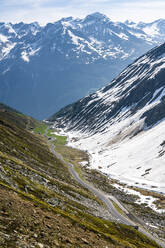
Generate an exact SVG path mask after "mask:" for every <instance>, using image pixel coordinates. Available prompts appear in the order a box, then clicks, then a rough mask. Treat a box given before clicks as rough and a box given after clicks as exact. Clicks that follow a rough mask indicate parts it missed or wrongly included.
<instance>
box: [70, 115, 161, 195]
mask: <svg viewBox="0 0 165 248" xmlns="http://www.w3.org/2000/svg"><path fill="white" fill-rule="evenodd" d="M124 123H125V124H124ZM124 125H125V126H124ZM133 125H134V126H133ZM142 125H143V120H140V121H139V122H137V123H134V124H132V120H131V118H130V119H129V118H127V120H125V122H124V121H122V122H119V123H115V121H114V124H112V125H111V127H110V129H109V130H108V131H106V132H105V133H104V134H103V133H98V134H95V135H93V136H91V137H88V138H87V137H84V138H83V136H82V134H81V133H75V132H73V133H71V132H70V133H69V136H70V138H71V137H73V136H74V137H77V136H78V137H80V140H79V141H77V142H75V143H72V142H71V143H70V144H71V145H72V146H75V147H77V148H79V149H83V150H88V152H89V154H90V157H91V161H90V164H91V168H93V169H99V170H100V171H102V172H103V173H106V174H108V175H109V176H110V177H113V178H116V179H118V180H121V181H123V182H125V183H127V184H130V185H136V186H137V185H138V186H139V187H141V188H146V189H152V190H153V189H154V190H155V191H158V192H163V193H165V167H164V159H165V154H164V155H162V156H160V152H161V149H162V148H161V146H160V144H161V143H162V142H163V141H164V140H165V133H164V129H165V121H163V122H161V123H160V124H158V125H157V126H156V127H153V128H152V129H149V130H147V131H143V132H141V133H139V134H138V135H136V136H135V137H133V138H131V139H130V138H129V137H130V134H131V132H133V130H136V128H137V131H138V130H139V129H142ZM122 129H123V131H122ZM115 133H116V135H115ZM123 138H124V139H123Z"/></svg>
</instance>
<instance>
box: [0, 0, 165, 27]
mask: <svg viewBox="0 0 165 248" xmlns="http://www.w3.org/2000/svg"><path fill="white" fill-rule="evenodd" d="M96 11H97V12H101V13H103V14H106V15H107V16H108V17H109V18H111V19H112V20H114V21H125V20H127V19H130V20H133V21H146V22H150V21H153V20H156V19H160V18H165V0H20V1H19V0H0V21H4V22H14V23H15V22H20V21H24V22H33V21H38V22H39V23H41V24H46V23H47V22H54V21H56V20H58V19H59V18H61V17H66V16H74V17H84V16H86V15H88V14H90V13H93V12H96Z"/></svg>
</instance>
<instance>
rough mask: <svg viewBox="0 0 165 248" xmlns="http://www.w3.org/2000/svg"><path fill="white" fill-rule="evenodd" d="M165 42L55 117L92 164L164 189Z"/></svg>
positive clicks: (137, 182) (148, 186)
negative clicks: (83, 150)
mask: <svg viewBox="0 0 165 248" xmlns="http://www.w3.org/2000/svg"><path fill="white" fill-rule="evenodd" d="M164 78H165V44H163V45H161V46H159V47H157V48H154V49H152V50H151V51H149V52H148V53H146V54H145V55H143V56H142V57H140V58H139V59H137V60H136V61H135V62H134V63H133V64H131V65H130V66H128V67H127V68H126V69H125V70H124V71H123V72H122V73H121V74H119V76H118V77H116V78H115V79H114V80H113V81H112V82H111V83H110V84H108V85H107V86H105V87H104V88H102V89H100V90H98V91H97V92H96V93H93V94H90V95H89V96H87V97H85V98H82V99H81V100H79V101H77V102H76V103H74V104H72V105H69V106H67V107H66V108H63V109H62V110H61V111H59V112H57V113H56V114H55V115H54V116H52V117H51V118H50V121H54V122H55V123H56V124H57V125H58V127H62V128H64V130H65V131H70V133H69V134H70V137H72V136H75V137H76V136H77V138H78V139H80V140H79V141H77V142H76V143H75V144H74V145H75V146H76V147H79V148H81V149H85V150H88V151H89V153H90V154H91V166H92V167H93V168H97V169H98V168H99V169H100V170H101V171H102V172H104V173H107V174H108V175H110V176H114V177H115V178H118V179H120V180H123V181H124V182H127V183H132V184H134V185H139V186H140V187H146V188H150V189H154V190H156V191H159V192H164V193H165V184H164V182H165V170H164V156H165V150H164V143H165V135H164V126H165V122H164V119H165V97H164V96H165V81H164Z"/></svg>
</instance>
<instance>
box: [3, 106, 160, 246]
mask: <svg viewBox="0 0 165 248" xmlns="http://www.w3.org/2000/svg"><path fill="white" fill-rule="evenodd" d="M45 128H46V127H45V125H43V124H41V123H39V122H38V121H36V120H34V119H32V118H30V117H27V116H25V115H23V114H21V113H19V112H17V111H15V110H12V109H11V108H8V107H7V106H5V105H3V104H1V105H0V197H1V201H0V248H7V247H13V248H15V247H45V248H46V247H47V248H48V247H76V248H77V247H109V248H111V247H130V248H131V247H132V248H135V247H139V248H143V247H144V248H145V247H146V248H151V247H158V245H156V244H155V243H154V242H152V241H150V240H149V239H148V238H146V237H145V236H143V235H142V234H140V233H138V232H137V231H136V230H134V228H132V227H127V226H125V225H120V224H117V223H113V222H111V221H110V220H105V218H104V217H107V216H104V214H103V213H106V210H104V206H103V205H102V204H101V203H100V202H99V201H98V199H97V198H96V197H95V196H94V195H92V194H91V193H90V192H89V191H87V190H86V189H83V188H82V187H81V186H80V185H78V184H77V182H75V181H74V180H73V178H72V177H71V175H70V173H69V171H68V168H67V166H66V165H65V164H63V163H62V162H61V161H59V160H58V159H57V158H56V157H55V156H54V155H53V154H52V153H51V152H50V150H49V146H48V143H47V140H46V138H45V137H44V136H42V135H39V134H35V133H32V131H33V130H34V131H36V130H37V131H36V133H44V131H43V130H45ZM62 143H63V142H62ZM97 216H100V217H97Z"/></svg>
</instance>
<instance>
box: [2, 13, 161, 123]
mask: <svg viewBox="0 0 165 248" xmlns="http://www.w3.org/2000/svg"><path fill="white" fill-rule="evenodd" d="M163 23H164V20H158V21H155V22H154V23H150V24H145V23H140V24H135V23H134V24H130V23H120V22H113V21H112V20H111V19H109V18H108V17H106V16H105V15H103V14H101V13H93V14H91V15H88V16H87V17H85V18H84V19H75V18H72V17H68V18H62V19H61V20H59V21H56V22H54V23H48V24H47V25H46V26H44V27H41V26H40V25H39V24H38V23H31V24H25V23H18V24H12V23H0V80H1V85H0V100H1V101H2V102H5V103H7V104H9V105H10V106H13V107H15V108H17V109H19V110H21V111H23V112H24V113H28V114H30V115H32V116H34V117H37V118H39V119H44V118H46V117H47V116H50V115H51V114H52V113H53V112H55V111H57V110H58V109H60V108H61V107H63V106H65V105H66V104H69V103H71V102H73V101H75V100H77V99H79V98H80V97H83V96H84V95H86V94H87V93H89V92H93V91H94V90H95V89H97V88H98V87H101V86H103V85H104V84H105V83H106V82H108V81H110V80H111V79H112V78H113V77H115V76H116V75H117V74H118V73H119V72H120V71H121V70H122V69H124V67H125V66H126V65H128V64H130V63H131V62H132V61H133V60H134V59H135V58H137V57H138V56H140V55H142V54H143V53H144V52H146V51H148V50H149V49H150V48H152V47H154V46H156V45H159V44H160V43H162V42H163V40H164V37H165V31H164V29H163ZM55 106H56V107H55ZM41 109H42V111H41Z"/></svg>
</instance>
